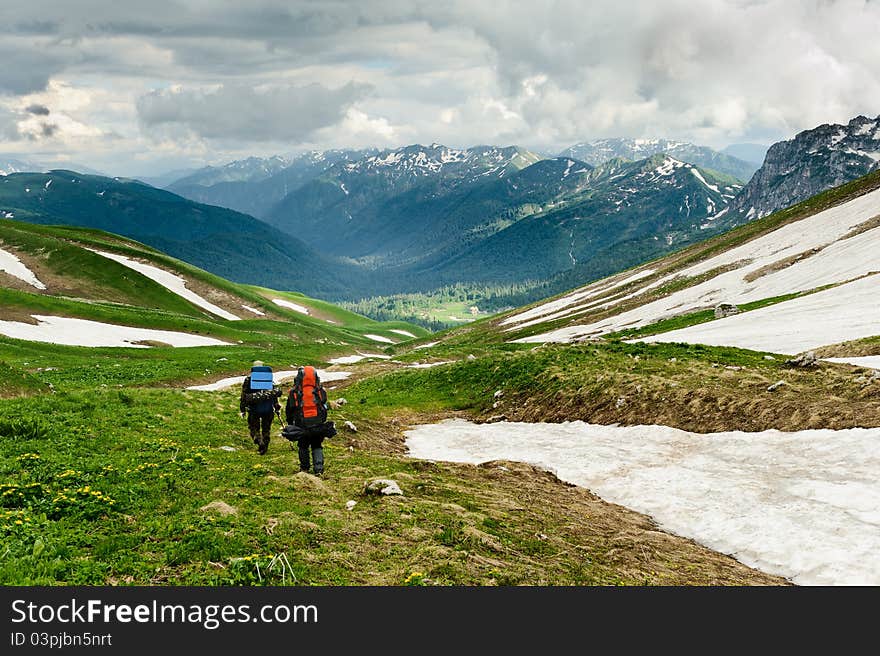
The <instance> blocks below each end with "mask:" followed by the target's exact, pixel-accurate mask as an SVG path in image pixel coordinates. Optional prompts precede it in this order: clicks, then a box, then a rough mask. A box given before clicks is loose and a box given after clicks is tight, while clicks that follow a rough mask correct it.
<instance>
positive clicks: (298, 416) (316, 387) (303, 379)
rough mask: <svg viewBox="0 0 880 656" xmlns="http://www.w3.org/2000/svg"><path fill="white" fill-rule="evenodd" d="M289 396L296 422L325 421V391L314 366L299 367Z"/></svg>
mask: <svg viewBox="0 0 880 656" xmlns="http://www.w3.org/2000/svg"><path fill="white" fill-rule="evenodd" d="M290 396H291V398H292V399H293V407H294V413H295V414H294V416H295V420H294V421H295V423H296V424H298V425H300V426H317V425H318V424H323V423H324V422H325V421H327V392H325V391H324V386H323V385H321V380H320V378H318V372H317V371H315V368H314V367H300V369H299V371H298V372H297V374H296V378H295V379H294V381H293V389H291V390H290Z"/></svg>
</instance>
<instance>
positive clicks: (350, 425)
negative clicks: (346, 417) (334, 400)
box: [343, 421, 358, 433]
mask: <svg viewBox="0 0 880 656" xmlns="http://www.w3.org/2000/svg"><path fill="white" fill-rule="evenodd" d="M343 426H345V427H346V428H347V429H348V430H350V431H351V432H352V433H357V432H358V429H357V426H355V425H354V424H353V423H351V422H350V421H346V422H345V423H344V424H343Z"/></svg>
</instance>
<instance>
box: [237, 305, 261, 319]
mask: <svg viewBox="0 0 880 656" xmlns="http://www.w3.org/2000/svg"><path fill="white" fill-rule="evenodd" d="M241 307H243V308H244V309H245V310H247V311H248V312H253V313H254V314H257V315H259V316H261V317H265V316H266V313H265V312H263V311H262V310H258V309H257V308H252V307H251V306H250V305H242V306H241Z"/></svg>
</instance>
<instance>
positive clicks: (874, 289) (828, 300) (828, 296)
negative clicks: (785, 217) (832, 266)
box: [638, 276, 880, 360]
mask: <svg viewBox="0 0 880 656" xmlns="http://www.w3.org/2000/svg"><path fill="white" fill-rule="evenodd" d="M878 299H880V276H867V277H865V278H862V279H860V280H856V281H855V282H851V283H848V284H846V285H841V286H840V287H833V288H831V289H826V290H825V291H823V292H817V293H815V294H809V295H807V296H801V297H800V298H795V299H792V300H790V301H785V302H783V303H777V304H775V305H768V306H767V307H763V308H759V309H757V310H751V311H750V312H743V313H742V314H735V315H733V316H730V317H726V318H724V319H716V320H715V321H708V322H706V323H701V324H697V325H695V326H690V327H689V328H682V329H680V330H673V331H670V332H666V333H660V334H659V335H652V336H650V337H645V338H643V339H641V340H638V341H643V342H686V343H688V344H708V345H710V346H738V347H740V348H746V349H752V350H755V351H772V352H774V353H788V354H796V353H802V352H804V351H808V350H810V349H815V348H819V347H820V346H824V345H828V344H837V343H839V342H846V341H849V340H854V339H861V338H863V337H871V336H873V335H877V334H880V302H878ZM847 360H848V359H847Z"/></svg>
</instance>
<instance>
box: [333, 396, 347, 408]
mask: <svg viewBox="0 0 880 656" xmlns="http://www.w3.org/2000/svg"><path fill="white" fill-rule="evenodd" d="M346 403H348V401H346V400H345V397H342V396H340V397H339V398H338V399H336V405H338V406H340V407H342V406H344V405H345V404H346Z"/></svg>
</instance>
